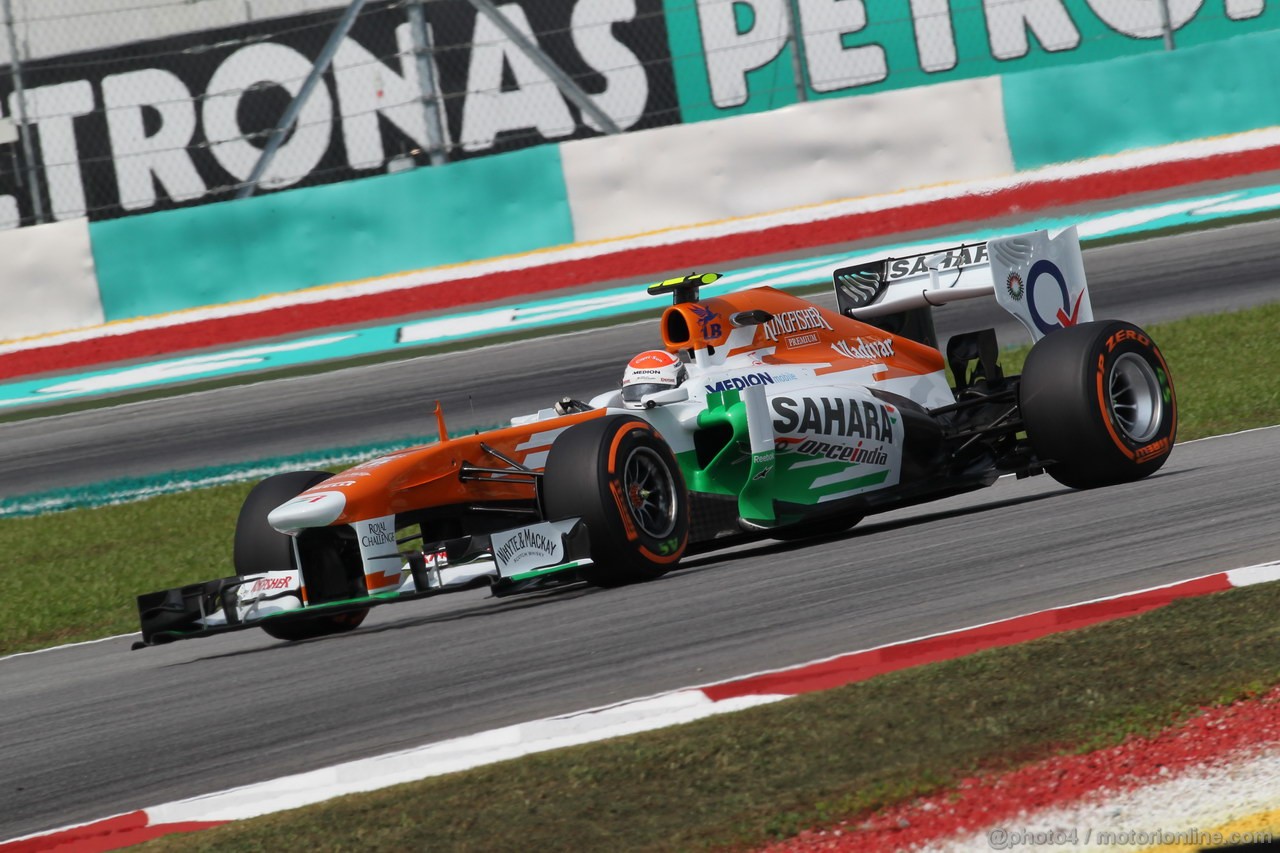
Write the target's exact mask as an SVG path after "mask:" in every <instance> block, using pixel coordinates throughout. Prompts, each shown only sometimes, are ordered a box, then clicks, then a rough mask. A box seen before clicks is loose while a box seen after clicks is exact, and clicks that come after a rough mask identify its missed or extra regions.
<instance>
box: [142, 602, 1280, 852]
mask: <svg viewBox="0 0 1280 853" xmlns="http://www.w3.org/2000/svg"><path fill="white" fill-rule="evenodd" d="M1278 611H1280V584H1275V583H1273V584H1266V585H1262V586H1258V587H1251V588H1246V589H1240V590H1233V591H1231V592H1226V593H1221V594H1218V595H1212V596H1206V597H1203V598H1197V599H1189V600H1184V601H1180V602H1175V603H1174V604H1172V605H1170V606H1168V607H1166V608H1163V609H1161V610H1157V611H1153V612H1151V613H1148V614H1145V615H1143V616H1139V617H1134V618H1130V619H1124V620H1119V621H1116V622H1111V623H1106V624H1103V625H1100V626H1095V627H1093V628H1089V629H1085V630H1081V631H1076V632H1072V633H1067V634H1060V635H1057V636H1053V637H1047V638H1044V639H1041V640H1037V641H1034V642H1031V643H1027V644H1024V645H1021V646H1014V647H1010V648H1005V649H996V650H992V651H987V652H982V653H979V654H975V655H971V656H969V657H966V658H961V659H958V660H954V661H949V662H946V663H941V664H934V665H930V666H926V667H920V668H917V669H911V670H905V671H903V672H898V673H892V674H889V675H885V676H881V677H878V678H875V679H872V680H870V681H867V682H863V683H861V684H855V685H850V686H847V687H843V688H839V689H836V690H830V691H826V692H823V693H815V694H809V695H807V696H802V697H798V698H795V699H791V700H788V701H786V702H781V703H778V704H775V705H768V706H763V707H759V708H755V709H752V710H748V711H742V712H738V713H735V714H730V715H727V716H724V717H717V718H713V719H709V720H703V721H700V722H697V723H691V724H688V725H684V726H678V727H674V728H670V729H665V730H662V731H657V732H651V733H647V734H642V735H635V736H631V737H627V738H619V739H616V740H612V741H606V742H603V743H599V744H591V745H587V746H582V747H575V748H571V749H563V750H558V751H554V752H548V753H542V754H539V755H535V756H529V757H526V758H523V759H520V760H518V761H510V762H504V763H501V764H494V765H491V766H488V767H482V768H478V769H476V770H472V771H468V772H465V773H456V774H452V775H449V776H443V777H439V778H435V779H429V780H425V781H421V782H414V783H409V784H405V785H399V786H396V787H394V788H388V789H385V790H381V791H376V792H373V793H368V794H361V795H355V796H350V797H344V798H342V799H339V800H334V801H331V802H328V803H323V804H319V805H316V806H312V807H309V808H305V809H298V810H295V811H291V812H284V813H280V814H277V815H270V816H266V817H262V818H258V819H256V820H251V821H244V822H240V823H237V824H232V825H229V826H226V827H222V828H219V829H215V830H211V831H207V832H201V833H197V834H194V835H189V836H175V837H171V838H168V839H162V840H160V841H157V842H152V843H150V844H147V845H144V846H143V847H141V848H140V849H141V850H142V851H150V853H155V851H192V850H194V851H236V853H245V851H275V850H284V849H290V850H298V849H314V850H356V849H363V850H428V849H430V850H456V851H468V850H475V851H494V853H496V852H497V851H507V850H510V851H526V850H540V851H543V850H573V851H576V850H601V849H609V850H612V851H633V850H634V851H642V850H664V851H665V850H690V849H692V850H696V849H722V848H726V847H727V848H746V847H754V846H758V845H760V844H762V843H765V842H768V841H771V840H774V839H777V838H781V837H786V836H788V835H791V834H794V833H795V832H797V831H799V830H800V829H804V828H807V827H811V826H818V825H822V824H824V823H829V822H832V821H835V820H838V819H842V818H850V817H856V816H857V815H859V814H861V813H864V812H866V811H868V810H872V809H876V808H878V807H881V806H884V805H888V804H891V803H894V802H898V801H901V800H903V799H905V798H907V797H910V796H913V795H916V794H921V793H926V792H929V791H933V790H937V789H939V788H941V787H945V786H947V785H949V784H951V783H954V782H956V781H958V780H959V779H961V778H963V777H964V776H967V775H971V774H973V773H976V772H983V771H995V770H1001V769H1005V768H1010V767H1013V766H1017V765H1019V764H1022V763H1026V762H1029V761H1032V760H1035V759H1038V758H1042V757H1047V756H1049V755H1053V754H1055V753H1061V752H1071V751H1085V750H1088V749H1094V748H1098V747H1101V746H1107V745H1111V744H1114V743H1118V742H1120V741H1121V740H1123V739H1124V737H1125V736H1126V735H1128V734H1130V733H1138V734H1151V733H1154V732H1155V731H1158V730H1159V729H1161V728H1163V727H1165V726H1167V725H1170V724H1173V723H1176V722H1179V721H1181V720H1183V719H1185V718H1186V717H1188V716H1189V715H1191V714H1192V713H1193V712H1194V711H1195V710H1196V709H1197V708H1200V707H1203V706H1205V705H1210V704H1215V703H1221V702H1227V701H1231V700H1234V699H1237V698H1241V697H1245V696H1250V695H1256V694H1258V693H1261V692H1264V691H1266V690H1267V689H1269V688H1270V687H1271V686H1272V685H1274V684H1276V683H1277V682H1280V624H1277V621H1276V618H1275V614H1276V613H1277V612H1278Z"/></svg>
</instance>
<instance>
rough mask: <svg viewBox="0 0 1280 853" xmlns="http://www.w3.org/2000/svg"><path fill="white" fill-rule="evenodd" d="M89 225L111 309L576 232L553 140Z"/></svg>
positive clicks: (183, 303)
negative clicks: (431, 165) (389, 172)
mask: <svg viewBox="0 0 1280 853" xmlns="http://www.w3.org/2000/svg"><path fill="white" fill-rule="evenodd" d="M89 232H90V239H91V241H92V244H93V256H94V263H95V264H96V266H97V274H98V284H99V288H100V290H101V293H102V306H103V311H104V313H105V315H106V319H107V320H108V321H112V320H121V319H126V318H130V317H140V316H147V315H153V314H163V313H167V312H170V311H181V310H184V309H189V308H198V307H201V306H205V305H214V304H218V303H224V302H236V301H241V300H245V299H253V298H256V297H259V296H265V295H268V294H272V293H282V292H287V291H293V290H300V289H303V288H307V287H315V286H317V285H323V284H331V283H334V282H342V281H352V280H357V279H363V278H372V277H376V276H380V275H387V274H391V273H399V272H404V271H406V270H414V269H422V268H425V267H433V266H441V265H444V264H453V263H462V262H465V261H474V260H479V259H482V258H491V257H495V256H499V255H507V254H513V253H518V252H528V251H532V250H534V249H540V248H543V247H545V246H555V245H560V244H564V243H572V242H573V223H572V220H571V219H570V216H569V202H568V199H567V197H566V193H565V183H564V174H563V171H562V169H561V166H560V149H559V147H558V146H555V145H543V146H539V147H536V148H529V149H525V150H522V151H516V152H512V153H509V154H500V155H496V156H492V157H482V158H477V159H474V160H465V161H462V162H459V163H452V164H449V165H447V166H442V167H436V168H420V169H414V170H411V171H407V172H399V173H397V174H394V175H382V176H378V177H374V178H365V179H362V180H357V181H348V182H346V183H340V184H328V185H326V186H320V187H309V188H306V189H298V190H285V191H282V192H276V193H271V194H267V195H262V196H258V197H255V198H250V199H245V200H243V201H229V202H222V203H218V204H207V205H201V206H199V207H191V208H185V209H181V210H173V211H165V212H161V213H150V214H143V215H140V216H131V217H126V218H123V219H114V220H109V221H106V222H95V223H93V224H91V225H90V226H89Z"/></svg>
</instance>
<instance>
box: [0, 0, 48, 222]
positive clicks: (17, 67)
mask: <svg viewBox="0 0 1280 853" xmlns="http://www.w3.org/2000/svg"><path fill="white" fill-rule="evenodd" d="M4 28H5V31H6V33H7V34H8V37H9V62H10V66H9V67H10V68H12V69H13V94H14V100H15V101H16V106H17V113H18V116H17V118H18V132H19V133H20V134H21V135H22V159H23V160H25V161H26V163H25V165H26V172H27V187H28V190H29V192H30V194H31V209H32V211H33V212H34V213H35V219H36V223H37V224H39V223H42V222H46V221H47V216H46V214H45V209H44V195H43V194H42V193H41V191H40V175H39V168H38V163H37V161H36V153H35V147H34V146H33V145H32V144H31V125H30V123H29V122H28V121H27V92H26V89H25V88H23V85H22V57H21V55H20V54H19V53H18V34H17V32H16V31H15V30H14V28H13V0H4Z"/></svg>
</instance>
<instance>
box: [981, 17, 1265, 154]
mask: <svg viewBox="0 0 1280 853" xmlns="http://www.w3.org/2000/svg"><path fill="white" fill-rule="evenodd" d="M1003 83H1004V102H1005V122H1006V125H1007V126H1008V132H1009V141H1010V145H1011V147H1012V149H1013V158H1014V164H1015V166H1016V167H1017V169H1018V170H1020V171H1021V170H1026V169H1036V168H1039V167H1041V166H1047V165H1051V164H1054V163H1065V162H1069V161H1072V160H1079V159H1083V158H1087V157H1097V156H1101V155H1105V154H1115V153H1118V152H1120V151H1126V150H1131V149H1136V148H1147V147H1154V146H1158V145H1167V144H1170V143H1173V142H1182V141H1190V140H1194V139H1204V138H1208V137H1213V136H1221V135H1225V134H1231V133H1241V132H1243V131H1248V130H1257V129H1259V128H1264V127H1271V126H1274V125H1280V98H1277V97H1276V92H1278V91H1280V31H1276V30H1273V31H1270V32H1261V33H1254V34H1251V35H1242V36H1239V37H1237V38H1233V39H1228V40H1226V41H1220V42H1215V43H1211V44H1204V45H1201V46H1199V47H1190V48H1180V49H1178V50H1176V51H1173V52H1172V53H1158V54H1149V55H1145V56H1135V57H1129V58H1125V59H1116V60H1114V61H1112V62H1107V63H1101V64H1097V65H1086V66H1072V67H1070V68H1054V69H1046V70H1042V71H1035V72H1031V73H1029V74H1020V75H1010V76H1007V77H1005V78H1004V81H1003ZM1064 116H1069V117H1070V120H1069V121H1064V120H1063V117H1064Z"/></svg>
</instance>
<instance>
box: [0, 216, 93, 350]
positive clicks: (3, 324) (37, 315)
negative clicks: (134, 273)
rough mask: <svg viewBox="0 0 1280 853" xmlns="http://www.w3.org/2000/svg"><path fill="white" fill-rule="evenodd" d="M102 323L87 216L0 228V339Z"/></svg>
mask: <svg viewBox="0 0 1280 853" xmlns="http://www.w3.org/2000/svg"><path fill="white" fill-rule="evenodd" d="M102 322H103V313H102V301H101V300H100V299H99V297H98V279H97V276H96V275H95V274H94V268H93V254H92V253H91V252H90V251H89V220H88V219H71V220H68V221H66V222H55V223H51V224H49V225H34V226H32V227H30V228H21V229H18V230H16V231H4V232H0V341H3V340H9V339H13V338H24V337H31V336H34V335H43V334H47V333H49V332H59V331H62V330H64V329H79V328H82V327H84V326H96V325H100V324H101V323H102Z"/></svg>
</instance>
